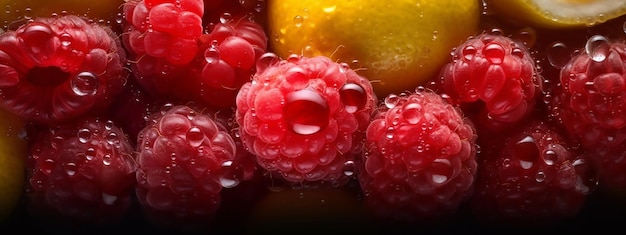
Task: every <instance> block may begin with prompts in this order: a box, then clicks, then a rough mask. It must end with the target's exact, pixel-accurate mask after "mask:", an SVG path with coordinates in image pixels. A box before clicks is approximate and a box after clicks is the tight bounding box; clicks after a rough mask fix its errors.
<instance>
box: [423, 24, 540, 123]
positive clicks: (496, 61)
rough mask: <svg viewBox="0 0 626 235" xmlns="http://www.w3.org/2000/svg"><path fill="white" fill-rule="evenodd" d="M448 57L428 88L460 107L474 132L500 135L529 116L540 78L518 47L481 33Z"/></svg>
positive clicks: (497, 35)
mask: <svg viewBox="0 0 626 235" xmlns="http://www.w3.org/2000/svg"><path fill="white" fill-rule="evenodd" d="M452 56H453V59H452V61H451V62H450V63H448V64H447V65H446V66H445V67H444V68H443V69H442V71H441V78H440V79H439V80H437V81H435V82H434V83H435V84H433V88H434V89H435V90H437V92H438V93H445V94H447V95H448V96H450V98H451V99H452V102H453V103H454V104H455V105H460V106H461V108H462V110H463V111H464V113H465V114H466V115H467V116H468V117H469V118H470V119H471V120H472V121H473V122H474V124H475V125H476V127H477V128H478V130H479V132H481V130H483V129H484V130H488V131H490V132H502V131H503V130H506V128H507V127H510V126H515V125H516V124H518V123H519V122H520V121H522V120H524V118H526V117H527V116H529V113H531V112H532V110H533V107H534V106H535V102H536V100H537V99H538V97H540V95H541V94H540V91H541V85H542V81H541V80H542V78H541V76H539V74H538V73H537V71H536V68H535V63H534V61H533V58H532V57H531V55H530V53H529V51H528V49H527V48H526V47H525V46H524V45H523V44H521V43H519V42H516V41H514V40H512V39H511V38H509V37H505V36H502V35H499V34H489V33H483V34H480V35H478V36H475V37H472V38H470V39H468V40H467V41H465V42H464V43H462V44H461V45H459V46H458V47H457V48H456V49H455V50H454V51H453V52H452Z"/></svg>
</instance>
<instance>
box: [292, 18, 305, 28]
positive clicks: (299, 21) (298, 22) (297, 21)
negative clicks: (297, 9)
mask: <svg viewBox="0 0 626 235" xmlns="http://www.w3.org/2000/svg"><path fill="white" fill-rule="evenodd" d="M303 22H304V18H303V17H302V16H301V15H297V16H295V17H293V24H294V25H295V26H296V27H300V26H302V23H303Z"/></svg>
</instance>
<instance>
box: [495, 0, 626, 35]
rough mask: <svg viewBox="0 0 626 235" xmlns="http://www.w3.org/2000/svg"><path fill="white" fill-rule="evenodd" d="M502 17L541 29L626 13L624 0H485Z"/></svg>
mask: <svg viewBox="0 0 626 235" xmlns="http://www.w3.org/2000/svg"><path fill="white" fill-rule="evenodd" d="M486 5H487V8H489V9H492V11H493V12H494V13H495V14H497V15H498V16H500V17H501V18H503V19H506V20H508V21H512V22H514V23H518V24H526V25H529V26H536V27H542V28H573V27H588V26H593V25H597V24H601V23H604V22H606V21H608V20H611V19H614V18H617V17H619V16H622V15H624V14H626V0H507V1H502V0H486Z"/></svg>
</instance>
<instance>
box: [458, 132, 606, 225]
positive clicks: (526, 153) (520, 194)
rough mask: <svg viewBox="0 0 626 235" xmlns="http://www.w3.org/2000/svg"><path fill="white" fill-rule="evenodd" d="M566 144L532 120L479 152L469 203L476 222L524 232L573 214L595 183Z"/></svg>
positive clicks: (588, 169) (589, 170) (585, 165)
mask: <svg viewBox="0 0 626 235" xmlns="http://www.w3.org/2000/svg"><path fill="white" fill-rule="evenodd" d="M568 141H569V140H568V139H566V138H564V137H563V136H562V135H561V134H560V133H559V132H557V131H556V130H555V129H554V128H553V127H552V126H549V124H546V123H544V122H541V121H537V120H533V121H532V122H530V123H528V124H526V125H524V126H522V127H520V129H518V130H516V131H515V132H513V133H511V134H510V135H509V136H507V137H506V138H504V139H500V140H499V141H498V142H497V144H492V145H489V146H484V147H483V148H481V153H480V158H479V161H478V178H477V180H476V183H475V190H474V194H473V196H472V198H471V199H470V205H471V208H472V211H473V213H474V215H475V218H476V219H477V221H480V222H484V223H493V224H499V225H503V226H505V227H506V226H511V225H513V226H520V227H523V228H526V227H531V226H546V225H548V226H549V225H554V224H556V223H559V222H561V221H563V220H564V219H568V218H572V217H573V216H575V215H577V214H578V212H579V211H581V209H582V208H583V206H584V205H585V202H586V199H587V196H588V195H590V194H591V193H592V192H593V191H594V189H595V188H596V182H597V180H596V176H595V173H594V172H593V170H592V168H591V166H590V165H589V164H588V163H587V162H586V161H585V158H584V156H583V155H582V154H581V152H580V150H579V149H576V148H574V147H573V146H572V145H571V143H570V142H568ZM493 143H496V142H493ZM494 222H495V223H494Z"/></svg>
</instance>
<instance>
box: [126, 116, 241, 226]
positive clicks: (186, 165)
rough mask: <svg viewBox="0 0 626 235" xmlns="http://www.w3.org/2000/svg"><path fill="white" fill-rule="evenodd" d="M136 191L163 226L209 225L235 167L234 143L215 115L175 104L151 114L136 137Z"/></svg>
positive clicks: (145, 208)
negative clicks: (229, 170) (231, 169)
mask: <svg viewBox="0 0 626 235" xmlns="http://www.w3.org/2000/svg"><path fill="white" fill-rule="evenodd" d="M137 143H138V145H137V148H136V149H137V152H138V153H137V163H138V165H139V167H138V169H137V175H136V177H137V182H138V184H137V188H136V194H137V198H138V199H139V202H140V204H141V205H142V208H143V212H144V215H145V216H146V218H147V219H148V220H150V221H151V222H152V223H154V224H155V225H157V226H159V227H164V228H171V229H176V230H185V231H186V230H195V229H203V228H206V226H209V225H210V223H211V222H212V220H213V219H214V216H215V213H216V211H217V209H218V208H219V205H220V200H221V197H220V192H221V190H222V188H223V187H224V185H226V184H225V182H228V183H229V185H230V182H232V181H233V179H231V178H229V177H230V175H226V173H228V169H229V167H231V166H232V167H234V165H233V160H235V154H236V143H235V142H234V140H233V139H232V137H231V136H230V134H229V133H228V132H227V131H226V130H223V129H220V128H219V126H218V125H217V124H216V122H215V120H214V119H212V116H211V115H209V114H207V113H203V112H201V111H197V110H196V109H195V108H192V107H190V106H187V105H173V106H171V107H169V108H164V111H163V112H161V113H156V114H154V115H153V117H151V119H150V121H149V125H147V126H146V127H145V128H144V129H143V130H142V131H141V132H140V133H139V136H138V140H137Z"/></svg>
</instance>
